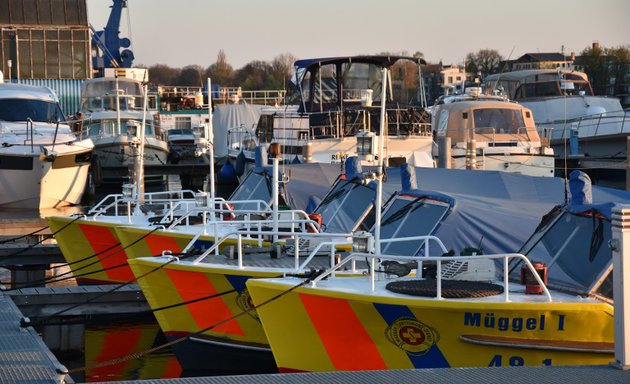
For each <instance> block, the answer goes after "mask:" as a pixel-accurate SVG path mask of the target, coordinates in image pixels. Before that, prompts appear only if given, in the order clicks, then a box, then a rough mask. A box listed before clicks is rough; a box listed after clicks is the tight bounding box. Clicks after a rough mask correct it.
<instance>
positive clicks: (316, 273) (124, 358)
mask: <svg viewBox="0 0 630 384" xmlns="http://www.w3.org/2000/svg"><path fill="white" fill-rule="evenodd" d="M320 273H321V271H314V273H311V274H310V275H309V276H308V277H307V278H306V279H304V281H302V282H300V283H299V284H296V285H294V286H292V287H291V288H289V289H287V290H286V291H282V292H280V293H279V294H277V295H275V296H273V297H271V298H269V299H267V300H265V301H263V302H262V303H260V304H258V305H252V306H251V307H249V308H247V309H246V310H244V311H241V312H239V313H237V314H235V315H232V316H230V317H228V318H226V319H224V320H221V321H219V322H216V323H214V324H212V325H210V326H208V327H206V328H203V329H201V330H199V331H196V332H193V333H190V334H188V335H186V336H182V337H179V338H177V339H174V340H171V341H169V342H166V343H163V344H160V345H157V346H155V347H152V348H149V349H146V350H144V351H139V352H134V353H131V354H128V355H125V356H121V357H118V358H116V359H112V360H108V361H102V362H98V363H95V364H92V365H89V366H88V365H86V366H83V367H80V368H74V369H70V370H68V373H69V374H71V373H76V372H84V371H86V370H88V369H94V368H100V367H106V366H109V365H114V364H118V363H122V362H125V361H129V360H134V359H138V358H140V357H142V356H145V355H147V354H149V353H153V352H157V351H159V350H162V349H164V348H168V347H171V346H173V345H176V344H179V343H181V342H184V341H186V340H187V339H188V338H190V337H193V336H199V335H201V334H203V333H204V332H207V331H209V330H211V329H213V328H216V327H218V326H220V325H223V324H225V323H228V322H230V321H232V320H234V319H237V318H239V317H241V316H244V315H246V314H249V313H250V312H252V311H254V310H256V309H258V308H260V307H262V306H264V305H267V304H269V303H271V302H273V301H275V300H277V299H279V298H281V297H283V296H285V295H287V294H289V293H291V292H293V291H294V290H296V289H298V288H300V287H302V286H304V285H306V284H308V283H309V282H311V281H313V279H315V278H316V277H317V276H319V274H320Z"/></svg>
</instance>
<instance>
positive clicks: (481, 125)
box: [473, 108, 525, 134]
mask: <svg viewBox="0 0 630 384" xmlns="http://www.w3.org/2000/svg"><path fill="white" fill-rule="evenodd" d="M473 118H474V120H475V131H476V132H478V133H511V134H518V133H520V132H519V130H520V129H521V128H522V127H525V123H524V122H523V115H522V114H521V111H520V110H519V109H510V108H480V109H475V110H474V111H473Z"/></svg>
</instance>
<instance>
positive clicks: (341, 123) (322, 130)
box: [274, 107, 433, 144]
mask: <svg viewBox="0 0 630 384" xmlns="http://www.w3.org/2000/svg"><path fill="white" fill-rule="evenodd" d="M349 111H350V110H346V111H337V110H330V111H323V112H306V113H304V112H288V113H283V114H280V115H278V117H279V118H282V119H283V120H285V122H286V121H287V120H291V119H309V120H312V119H311V117H312V116H321V118H320V119H319V120H320V124H311V123H313V121H310V122H309V126H308V128H304V127H303V125H301V124H294V123H288V124H286V126H285V125H282V126H279V127H275V128H274V138H275V139H276V141H283V142H287V143H290V142H298V144H299V143H301V142H303V141H305V140H313V139H317V138H322V137H324V138H332V139H339V138H343V137H345V136H350V135H351V134H352V133H354V132H358V131H361V130H365V131H368V132H369V131H373V130H372V123H371V118H370V110H369V109H367V108H359V109H352V110H351V111H352V113H354V114H356V118H355V119H354V120H353V121H350V122H348V120H347V119H346V116H345V115H344V113H348V112H349ZM408 112H409V110H408V108H402V107H401V108H387V109H386V114H387V116H388V117H389V118H388V119H387V127H388V128H387V131H388V135H389V136H405V137H408V136H422V137H425V136H426V137H428V136H432V134H433V132H432V129H431V123H428V122H414V121H411V120H409V121H407V120H405V121H404V122H403V121H402V120H403V119H402V118H401V117H402V116H403V114H407V113H408ZM392 117H394V118H392ZM401 124H405V125H407V126H408V128H407V129H406V130H404V131H401ZM375 133H376V132H375Z"/></svg>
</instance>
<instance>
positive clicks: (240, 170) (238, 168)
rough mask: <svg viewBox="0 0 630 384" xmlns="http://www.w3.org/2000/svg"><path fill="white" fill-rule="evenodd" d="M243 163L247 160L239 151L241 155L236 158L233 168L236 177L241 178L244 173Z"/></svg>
mask: <svg viewBox="0 0 630 384" xmlns="http://www.w3.org/2000/svg"><path fill="white" fill-rule="evenodd" d="M245 161H247V159H246V158H245V154H244V153H243V151H241V153H239V154H238V156H236V167H235V168H234V171H235V172H236V176H238V177H241V176H243V174H244V173H245Z"/></svg>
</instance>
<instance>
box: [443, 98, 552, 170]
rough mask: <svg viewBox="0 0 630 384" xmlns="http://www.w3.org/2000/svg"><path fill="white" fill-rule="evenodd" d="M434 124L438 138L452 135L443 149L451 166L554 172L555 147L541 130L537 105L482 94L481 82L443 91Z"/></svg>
mask: <svg viewBox="0 0 630 384" xmlns="http://www.w3.org/2000/svg"><path fill="white" fill-rule="evenodd" d="M432 127H433V129H434V130H435V132H436V139H437V140H440V139H441V138H449V139H450V140H451V147H450V148H448V149H449V150H448V151H447V152H446V153H445V154H444V156H448V154H450V159H448V160H450V162H451V164H450V167H451V168H467V169H482V170H496V171H505V172H514V173H520V174H523V175H529V176H547V177H551V176H553V175H554V155H553V150H552V149H551V148H550V147H549V143H548V140H547V141H546V142H545V141H543V140H541V138H540V136H539V135H538V132H537V131H536V125H535V124H534V116H532V111H531V110H529V109H527V108H525V107H523V106H522V105H520V104H517V103H513V102H510V101H509V100H507V99H506V98H505V97H501V96H487V95H482V94H481V88H467V89H466V93H465V94H463V95H451V96H446V97H443V98H441V99H440V100H439V102H438V103H437V104H436V105H435V106H434V107H433V111H432ZM438 147H439V146H438ZM440 155H441V154H439V153H434V157H436V158H437V157H440Z"/></svg>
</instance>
